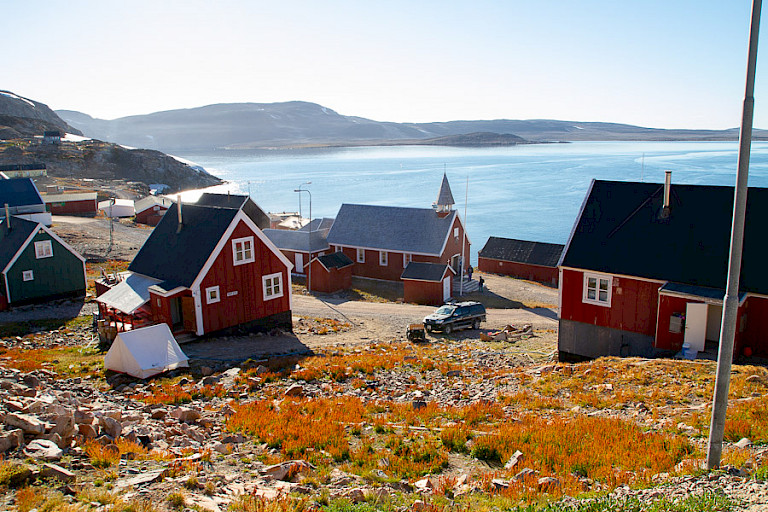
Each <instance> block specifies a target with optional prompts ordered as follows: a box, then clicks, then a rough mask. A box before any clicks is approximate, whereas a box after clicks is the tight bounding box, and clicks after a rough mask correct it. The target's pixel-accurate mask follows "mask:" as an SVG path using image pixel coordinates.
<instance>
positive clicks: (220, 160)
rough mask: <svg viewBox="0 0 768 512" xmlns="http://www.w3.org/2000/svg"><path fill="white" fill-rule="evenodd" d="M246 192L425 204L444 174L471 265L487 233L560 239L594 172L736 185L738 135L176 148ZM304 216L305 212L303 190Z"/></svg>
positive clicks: (276, 207) (318, 208) (766, 175)
mask: <svg viewBox="0 0 768 512" xmlns="http://www.w3.org/2000/svg"><path fill="white" fill-rule="evenodd" d="M180 156H182V157H184V158H187V159H189V160H192V161H194V162H196V163H197V164H199V165H202V166H203V167H205V169H207V170H208V171H209V172H211V173H212V174H214V175H216V176H218V177H220V178H222V179H224V180H227V181H228V182H229V183H228V184H227V185H223V186H221V187H217V189H218V190H217V191H225V190H228V191H230V192H232V193H240V194H247V193H249V192H250V194H251V197H252V198H253V199H254V201H256V203H258V204H259V205H260V206H261V207H262V208H263V209H264V210H267V211H272V212H281V211H296V210H298V209H299V194H298V193H296V192H294V190H295V189H297V188H299V185H301V184H303V183H306V182H311V184H310V185H304V186H303V188H305V189H308V190H310V192H311V194H312V216H313V217H315V218H317V217H334V216H335V215H336V212H337V211H338V209H339V207H340V206H341V204H342V203H358V204H377V205H391V206H409V207H423V208H428V207H430V205H431V204H432V202H433V201H434V200H435V199H436V198H437V192H438V190H439V187H440V181H441V179H442V174H443V171H444V170H445V172H446V173H447V175H448V179H449V180H450V183H451V188H452V189H453V196H454V199H455V201H456V205H455V208H456V209H457V210H459V212H460V214H461V215H462V217H463V216H464V203H465V191H467V182H468V194H467V195H466V197H467V198H468V200H467V232H468V236H469V238H470V240H471V241H472V256H471V262H472V264H476V262H477V251H478V250H480V249H481V248H482V247H483V245H484V244H485V242H486V240H487V239H488V237H489V236H501V237H507V238H520V239H524V240H535V241H541V242H554V243H565V242H566V240H567V238H568V235H569V234H570V231H571V228H572V226H573V223H574V220H575V218H576V215H577V214H578V211H579V207H580V206H581V203H582V201H583V199H584V195H585V194H586V192H587V189H588V187H589V184H590V181H591V180H592V179H602V180H618V181H646V182H655V183H662V182H663V181H664V171H665V170H671V171H672V183H673V186H674V184H676V183H686V184H703V185H726V186H733V184H734V182H735V176H736V166H737V159H738V144H737V143H736V142H575V143H569V144H535V145H524V146H513V147H505V148H446V147H432V146H394V147H356V148H333V149H312V150H272V151H247V152H246V151H213V152H207V153H185V154H182V155H180ZM749 184H750V186H753V187H768V142H758V143H753V145H752V158H751V165H750V176H749ZM301 196H302V198H301V201H302V213H303V214H304V216H305V217H308V216H309V205H308V194H306V193H302V194H301Z"/></svg>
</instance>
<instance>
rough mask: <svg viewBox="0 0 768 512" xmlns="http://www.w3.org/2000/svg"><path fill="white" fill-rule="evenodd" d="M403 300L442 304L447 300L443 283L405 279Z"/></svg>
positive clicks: (432, 304)
mask: <svg viewBox="0 0 768 512" xmlns="http://www.w3.org/2000/svg"><path fill="white" fill-rule="evenodd" d="M403 300H404V301H405V302H412V303H414V304H427V305H430V306H440V305H442V304H443V303H444V302H445V301H444V300H443V283H442V282H437V283H433V282H429V281H413V280H410V279H404V280H403Z"/></svg>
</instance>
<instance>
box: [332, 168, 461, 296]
mask: <svg viewBox="0 0 768 512" xmlns="http://www.w3.org/2000/svg"><path fill="white" fill-rule="evenodd" d="M328 244H329V245H330V246H331V249H332V250H333V251H334V252H335V251H342V252H344V254H346V255H347V256H349V257H350V258H351V259H352V261H354V262H355V264H354V266H353V268H352V274H353V275H354V276H358V277H364V278H369V279H382V280H386V281H400V278H401V276H402V274H403V271H404V270H405V268H406V267H407V266H408V264H409V263H411V262H412V261H416V262H422V263H435V264H447V265H450V266H451V267H452V268H453V269H454V271H455V272H456V273H457V274H458V273H459V269H460V267H461V266H462V265H461V259H462V255H464V256H465V257H468V256H469V248H470V241H469V238H468V237H466V236H465V233H464V224H463V222H462V220H461V218H460V217H459V215H458V213H457V212H456V211H454V210H453V196H452V195H451V191H450V185H449V184H448V178H447V177H446V176H445V175H443V182H442V185H441V187H440V193H439V194H438V199H437V201H435V203H434V204H433V207H432V208H405V207H396V206H376V205H361V204H343V205H342V206H341V208H340V209H339V213H338V215H337V216H336V220H335V221H334V222H333V226H331V229H330V231H329V232H328ZM462 245H463V248H462Z"/></svg>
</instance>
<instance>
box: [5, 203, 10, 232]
mask: <svg viewBox="0 0 768 512" xmlns="http://www.w3.org/2000/svg"><path fill="white" fill-rule="evenodd" d="M5 226H6V228H7V229H8V231H10V230H11V209H10V208H9V207H8V203H5Z"/></svg>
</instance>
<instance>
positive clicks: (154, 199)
mask: <svg viewBox="0 0 768 512" xmlns="http://www.w3.org/2000/svg"><path fill="white" fill-rule="evenodd" d="M172 204H173V200H171V199H168V198H167V197H161V196H147V197H145V198H143V199H139V200H138V201H136V203H135V204H134V210H135V211H136V222H138V223H140V224H146V225H148V226H157V223H158V222H160V219H162V218H163V215H165V212H167V211H168V208H170V206H171V205H172Z"/></svg>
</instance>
